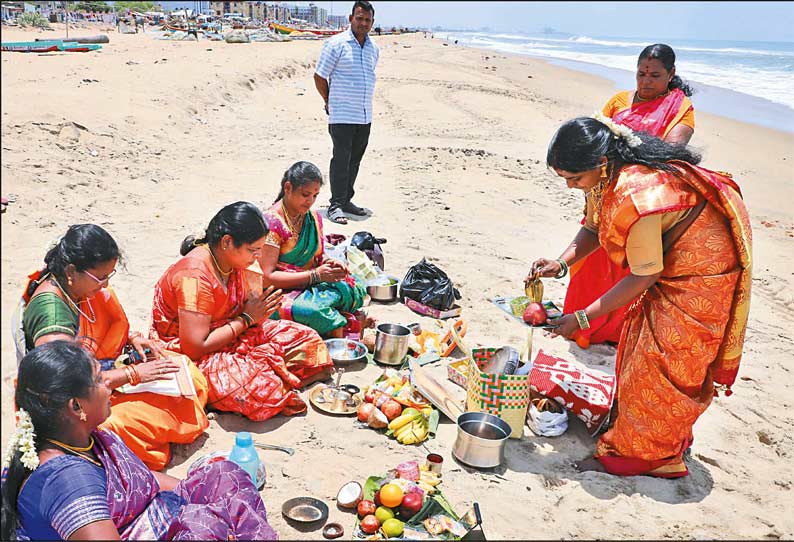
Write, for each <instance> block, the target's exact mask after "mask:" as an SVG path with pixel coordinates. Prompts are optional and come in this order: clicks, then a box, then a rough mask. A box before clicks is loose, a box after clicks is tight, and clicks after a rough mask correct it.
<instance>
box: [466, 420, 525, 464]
mask: <svg viewBox="0 0 794 542" xmlns="http://www.w3.org/2000/svg"><path fill="white" fill-rule="evenodd" d="M511 432H512V430H511V428H510V425H509V424H508V423H507V422H506V421H504V420H503V419H501V418H499V417H498V416H494V415H493V414H488V413H486V412H465V413H463V414H461V415H460V416H458V438H457V439H456V440H455V445H454V447H453V448H452V455H454V456H455V457H456V458H457V459H458V460H459V461H460V462H461V463H465V464H467V465H470V466H472V467H477V468H481V469H486V468H491V467H498V466H499V465H501V464H502V461H504V449H505V442H507V439H508V438H510V433H511Z"/></svg>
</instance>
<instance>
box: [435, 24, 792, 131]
mask: <svg viewBox="0 0 794 542" xmlns="http://www.w3.org/2000/svg"><path fill="white" fill-rule="evenodd" d="M435 37H436V38H441V39H444V40H447V41H448V42H450V43H454V41H455V40H458V44H459V45H466V46H470V47H479V48H484V49H490V50H493V51H499V52H502V53H511V54H520V55H526V56H532V57H537V58H543V59H546V60H549V61H551V62H552V63H554V64H558V65H562V66H565V67H568V68H572V69H576V70H579V71H585V72H588V73H593V74H595V75H601V76H605V77H607V78H609V79H611V80H612V81H614V82H615V84H616V85H617V86H618V87H619V88H621V89H626V90H629V89H633V88H635V79H634V73H635V70H636V66H637V57H638V56H639V54H640V51H642V49H643V48H644V47H645V46H647V45H650V44H652V43H659V42H661V43H666V44H667V45H669V46H670V47H672V48H673V50H674V51H675V53H676V73H677V74H678V75H680V76H681V77H682V78H683V79H685V80H686V81H688V82H690V83H691V84H692V86H693V87H694V88H695V94H694V96H693V97H692V101H693V103H694V105H695V111H696V112H697V111H699V110H702V111H708V112H711V113H716V114H719V115H723V116H727V117H731V118H734V119H737V120H742V121H745V122H751V123H755V124H759V125H762V126H767V127H770V128H776V129H779V130H785V131H789V132H794V83H792V81H794V43H791V42H749V41H711V40H708V41H707V40H663V39H660V38H655V39H649V40H647V41H646V40H642V39H639V38H610V37H604V38H596V37H590V36H575V35H568V34H562V33H552V34H543V35H530V34H494V33H485V32H452V31H450V32H436V34H435ZM607 99H609V96H605V97H604V103H606V101H607ZM602 105H603V104H596V106H597V107H598V108H600V106H602Z"/></svg>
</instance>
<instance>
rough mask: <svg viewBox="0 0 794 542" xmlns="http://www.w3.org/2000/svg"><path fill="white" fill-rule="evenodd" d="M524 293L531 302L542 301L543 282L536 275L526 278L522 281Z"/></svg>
mask: <svg viewBox="0 0 794 542" xmlns="http://www.w3.org/2000/svg"><path fill="white" fill-rule="evenodd" d="M524 293H526V294H527V297H528V298H529V300H530V301H531V302H532V303H543V282H541V280H540V278H538V277H535V278H534V279H530V280H528V281H527V282H526V283H524Z"/></svg>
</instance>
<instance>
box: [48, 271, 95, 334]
mask: <svg viewBox="0 0 794 542" xmlns="http://www.w3.org/2000/svg"><path fill="white" fill-rule="evenodd" d="M50 280H52V281H53V282H54V283H55V285H56V286H57V287H58V289H59V290H60V291H61V293H62V294H63V295H64V296H66V300H67V301H69V303H70V304H71V305H72V307H74V308H75V310H76V311H77V312H79V313H80V314H82V315H83V316H85V319H86V320H88V321H89V322H91V323H92V324H93V323H95V322H96V313H95V312H94V307H92V306H91V300H90V299H86V300H85V302H86V303H87V304H88V308H89V309H91V316H88V315H87V314H86V313H84V312H83V311H81V310H80V307H79V306H78V305H77V303H75V302H74V301H73V300H72V298H71V297H69V294H67V293H66V290H65V289H64V287H63V286H61V283H60V282H58V279H56V278H55V277H54V276H53V277H50Z"/></svg>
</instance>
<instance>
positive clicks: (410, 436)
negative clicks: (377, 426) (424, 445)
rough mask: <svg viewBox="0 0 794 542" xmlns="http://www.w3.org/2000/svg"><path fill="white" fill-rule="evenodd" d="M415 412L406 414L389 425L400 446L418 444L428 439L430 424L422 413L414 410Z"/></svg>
mask: <svg viewBox="0 0 794 542" xmlns="http://www.w3.org/2000/svg"><path fill="white" fill-rule="evenodd" d="M406 410H413V412H408V413H407V414H406V413H404V414H402V415H400V416H398V417H396V418H394V419H393V420H392V421H391V423H389V429H390V430H391V431H393V433H392V435H393V436H394V438H396V439H397V442H399V443H400V444H416V443H418V442H422V441H424V440H425V439H426V438H427V434H428V431H429V429H430V424H429V422H428V421H427V418H425V417H424V415H422V413H421V412H419V411H417V410H414V409H406Z"/></svg>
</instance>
